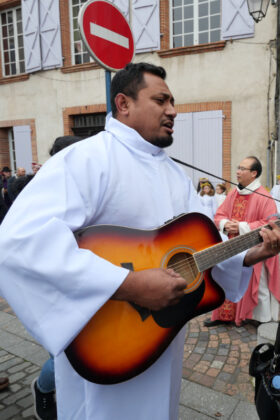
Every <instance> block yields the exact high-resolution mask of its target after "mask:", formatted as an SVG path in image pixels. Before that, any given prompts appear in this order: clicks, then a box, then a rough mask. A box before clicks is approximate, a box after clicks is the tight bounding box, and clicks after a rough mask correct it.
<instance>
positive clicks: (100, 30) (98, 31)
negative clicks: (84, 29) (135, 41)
mask: <svg viewBox="0 0 280 420" xmlns="http://www.w3.org/2000/svg"><path fill="white" fill-rule="evenodd" d="M90 33H91V35H95V36H98V37H99V38H103V39H106V41H110V42H113V43H114V44H117V45H120V46H121V47H124V48H127V49H128V48H129V39H128V38H126V37H125V36H123V35H120V34H118V33H117V32H114V31H110V29H107V28H104V27H103V26H100V25H97V24H96V23H93V22H90Z"/></svg>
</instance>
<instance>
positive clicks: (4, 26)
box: [0, 7, 25, 76]
mask: <svg viewBox="0 0 280 420" xmlns="http://www.w3.org/2000/svg"><path fill="white" fill-rule="evenodd" d="M0 27H1V51H2V66H3V75H4V76H12V75H15V74H21V73H25V65H24V49H23V34H22V17H21V7H16V8H14V9H9V10H5V11H4V12H1V14H0Z"/></svg>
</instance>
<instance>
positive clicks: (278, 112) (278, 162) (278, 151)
mask: <svg viewBox="0 0 280 420" xmlns="http://www.w3.org/2000/svg"><path fill="white" fill-rule="evenodd" d="M276 52H277V59H276V92H275V121H276V127H277V138H276V141H275V152H274V153H275V154H274V159H275V168H276V171H275V173H274V179H273V184H275V182H276V175H277V174H280V147H278V142H279V139H280V106H279V99H280V98H279V96H280V74H279V72H280V4H279V0H278V1H277V36H276Z"/></svg>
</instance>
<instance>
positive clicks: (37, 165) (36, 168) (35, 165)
mask: <svg viewBox="0 0 280 420" xmlns="http://www.w3.org/2000/svg"><path fill="white" fill-rule="evenodd" d="M31 166H32V172H33V175H36V173H37V172H38V171H39V169H40V168H41V167H42V165H41V164H40V163H37V162H32V164H31Z"/></svg>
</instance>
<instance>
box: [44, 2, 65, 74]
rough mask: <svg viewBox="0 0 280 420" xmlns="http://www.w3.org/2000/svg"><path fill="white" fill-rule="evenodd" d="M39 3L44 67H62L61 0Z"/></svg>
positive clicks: (45, 68)
mask: <svg viewBox="0 0 280 420" xmlns="http://www.w3.org/2000/svg"><path fill="white" fill-rule="evenodd" d="M39 4H40V7H39V10H40V36H41V57H42V67H43V69H44V70H47V69H52V68H55V67H61V66H62V51H61V34H60V16H59V0H39Z"/></svg>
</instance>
